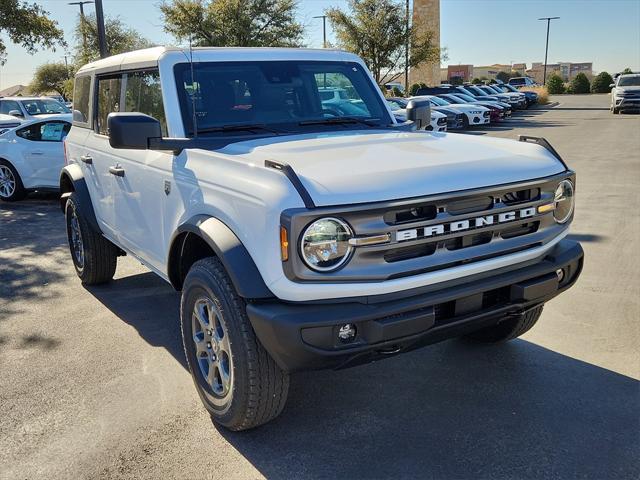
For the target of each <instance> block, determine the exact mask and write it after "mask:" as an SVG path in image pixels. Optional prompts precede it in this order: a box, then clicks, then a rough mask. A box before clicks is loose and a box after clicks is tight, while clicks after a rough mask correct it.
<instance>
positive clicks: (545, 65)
mask: <svg viewBox="0 0 640 480" xmlns="http://www.w3.org/2000/svg"><path fill="white" fill-rule="evenodd" d="M558 18H560V17H542V18H539V19H538V20H546V21H547V45H546V46H545V48H544V73H543V74H542V85H543V86H544V85H546V84H547V54H548V53H549V25H550V24H551V20H557V19H558Z"/></svg>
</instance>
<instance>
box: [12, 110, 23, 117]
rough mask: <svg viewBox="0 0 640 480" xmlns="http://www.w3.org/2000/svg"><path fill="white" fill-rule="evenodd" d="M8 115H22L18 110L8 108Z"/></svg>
mask: <svg viewBox="0 0 640 480" xmlns="http://www.w3.org/2000/svg"><path fill="white" fill-rule="evenodd" d="M9 115H11V116H13V117H24V115H23V114H22V112H21V111H20V110H9Z"/></svg>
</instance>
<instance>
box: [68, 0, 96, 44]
mask: <svg viewBox="0 0 640 480" xmlns="http://www.w3.org/2000/svg"><path fill="white" fill-rule="evenodd" d="M87 3H93V0H91V1H87V0H84V1H80V2H69V3H68V5H78V6H79V7H80V24H81V26H80V28H81V30H82V42H83V43H87V35H86V34H85V31H84V6H85V5H86V4H87Z"/></svg>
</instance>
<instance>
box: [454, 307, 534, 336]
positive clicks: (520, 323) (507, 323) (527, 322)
mask: <svg viewBox="0 0 640 480" xmlns="http://www.w3.org/2000/svg"><path fill="white" fill-rule="evenodd" d="M542 307H543V305H540V306H538V307H535V308H532V309H531V310H529V311H527V312H526V313H525V314H524V315H523V316H521V317H513V318H509V317H508V318H506V319H504V320H502V321H501V322H500V323H498V324H497V325H494V326H492V327H488V328H483V329H482V330H478V331H476V332H473V333H470V334H469V335H466V336H465V337H464V338H466V339H469V340H472V341H474V342H481V343H500V342H506V341H509V340H513V339H514V338H517V337H519V336H520V335H524V334H525V333H526V332H528V331H529V330H530V329H531V328H532V327H533V326H534V325H535V324H536V322H537V321H538V319H539V318H540V315H542Z"/></svg>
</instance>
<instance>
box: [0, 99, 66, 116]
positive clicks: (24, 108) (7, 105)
mask: <svg viewBox="0 0 640 480" xmlns="http://www.w3.org/2000/svg"><path fill="white" fill-rule="evenodd" d="M0 113H2V114H5V115H11V116H14V117H17V118H21V119H23V120H36V119H38V118H39V119H42V118H44V117H45V116H47V115H59V114H62V113H71V110H69V109H68V108H67V107H66V106H65V105H63V104H62V103H60V102H59V101H58V100H55V99H53V98H51V97H3V98H0Z"/></svg>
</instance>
